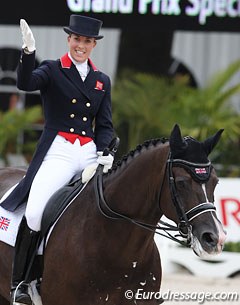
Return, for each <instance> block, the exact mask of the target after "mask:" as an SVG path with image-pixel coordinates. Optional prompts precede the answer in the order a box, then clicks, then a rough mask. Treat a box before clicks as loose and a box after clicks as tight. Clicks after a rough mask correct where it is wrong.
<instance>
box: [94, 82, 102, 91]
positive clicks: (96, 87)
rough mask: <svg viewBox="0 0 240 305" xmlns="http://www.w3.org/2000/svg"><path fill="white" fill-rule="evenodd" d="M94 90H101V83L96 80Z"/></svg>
mask: <svg viewBox="0 0 240 305" xmlns="http://www.w3.org/2000/svg"><path fill="white" fill-rule="evenodd" d="M95 89H97V90H102V89H103V83H102V82H100V81H99V80H97V81H96V86H95Z"/></svg>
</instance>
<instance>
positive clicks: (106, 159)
mask: <svg viewBox="0 0 240 305" xmlns="http://www.w3.org/2000/svg"><path fill="white" fill-rule="evenodd" d="M97 154H98V158H97V163H98V164H101V165H103V166H104V167H103V172H104V173H107V172H108V171H109V169H110V168H111V167H112V164H113V160H114V158H113V156H112V155H111V154H108V156H103V152H102V151H98V152H97Z"/></svg>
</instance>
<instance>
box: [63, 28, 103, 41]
mask: <svg viewBox="0 0 240 305" xmlns="http://www.w3.org/2000/svg"><path fill="white" fill-rule="evenodd" d="M63 30H64V32H66V33H67V34H76V35H78V36H86V37H91V38H95V39H97V40H98V39H102V38H103V36H102V35H91V34H87V35H86V34H84V33H80V32H77V31H74V30H72V29H71V28H70V27H67V26H65V27H63Z"/></svg>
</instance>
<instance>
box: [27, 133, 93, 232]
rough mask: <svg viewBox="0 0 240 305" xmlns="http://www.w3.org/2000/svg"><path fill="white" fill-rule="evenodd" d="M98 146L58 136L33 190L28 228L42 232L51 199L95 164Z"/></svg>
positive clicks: (39, 172)
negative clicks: (44, 212) (87, 167)
mask: <svg viewBox="0 0 240 305" xmlns="http://www.w3.org/2000/svg"><path fill="white" fill-rule="evenodd" d="M96 160H97V152H96V145H95V143H94V142H93V141H91V142H89V143H87V144H84V145H83V146H81V144H80V142H79V140H78V139H77V140H76V141H75V143H74V144H72V143H71V142H69V141H67V140H66V139H65V138H63V137H62V136H59V135H57V136H56V138H55V139H54V141H53V143H52V145H51V146H50V148H49V150H48V152H47V154H46V156H45V158H44V160H43V162H42V164H41V166H40V168H39V170H38V172H37V174H36V175H35V177H34V180H33V182H32V186H31V189H30V193H29V197H28V202H27V207H26V213H25V216H26V219H27V223H28V226H29V228H31V229H32V230H34V231H39V230H40V226H41V219H42V214H43V211H44V208H45V206H46V204H47V202H48V199H49V198H50V197H51V196H52V195H53V194H54V193H55V192H56V191H57V190H58V189H60V188H61V187H63V186H64V185H65V184H66V183H68V182H69V181H70V180H71V178H72V177H73V176H74V175H75V174H76V173H78V172H80V171H82V170H83V169H84V168H85V167H86V166H88V165H89V164H91V163H94V162H96Z"/></svg>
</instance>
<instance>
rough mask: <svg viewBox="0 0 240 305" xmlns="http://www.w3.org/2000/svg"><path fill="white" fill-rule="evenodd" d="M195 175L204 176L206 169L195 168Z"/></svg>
mask: <svg viewBox="0 0 240 305" xmlns="http://www.w3.org/2000/svg"><path fill="white" fill-rule="evenodd" d="M195 173H196V174H206V173H207V171H206V168H205V167H202V168H195Z"/></svg>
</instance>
